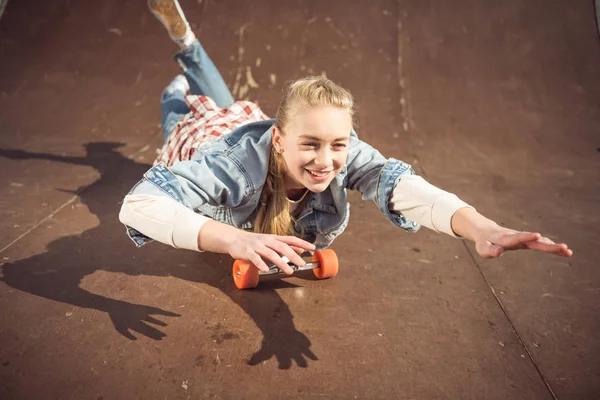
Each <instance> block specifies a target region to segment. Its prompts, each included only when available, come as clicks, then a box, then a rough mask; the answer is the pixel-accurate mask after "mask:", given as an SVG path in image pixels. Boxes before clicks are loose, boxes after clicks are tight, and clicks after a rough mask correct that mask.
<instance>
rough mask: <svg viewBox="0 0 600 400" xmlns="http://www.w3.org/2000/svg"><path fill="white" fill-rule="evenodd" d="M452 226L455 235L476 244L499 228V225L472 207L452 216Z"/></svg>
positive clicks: (460, 210)
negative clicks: (488, 233) (491, 231)
mask: <svg viewBox="0 0 600 400" xmlns="http://www.w3.org/2000/svg"><path fill="white" fill-rule="evenodd" d="M451 225H452V230H453V231H454V233H456V234H457V235H459V236H462V237H464V238H466V239H469V240H472V241H474V242H476V241H478V240H479V238H481V237H484V236H486V234H487V232H489V231H490V230H493V229H496V228H498V224H496V223H495V222H494V221H492V220H491V219H489V218H486V217H484V216H483V215H481V214H479V213H478V212H477V211H475V210H474V209H473V208H470V207H465V208H460V209H458V210H457V211H456V212H455V213H454V215H453V216H452V220H451Z"/></svg>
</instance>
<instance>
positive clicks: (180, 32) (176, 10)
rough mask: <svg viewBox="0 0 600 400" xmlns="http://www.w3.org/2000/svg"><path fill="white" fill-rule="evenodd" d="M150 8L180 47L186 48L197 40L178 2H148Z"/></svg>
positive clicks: (173, 0)
mask: <svg viewBox="0 0 600 400" xmlns="http://www.w3.org/2000/svg"><path fill="white" fill-rule="evenodd" d="M148 8H149V9H150V11H152V14H154V16H155V17H156V18H158V20H159V21H160V22H161V23H162V24H163V25H164V26H165V28H167V31H168V32H169V36H170V37H171V39H173V41H175V42H176V43H177V44H179V45H180V46H183V47H186V46H188V45H189V44H191V42H192V41H193V40H194V39H195V38H196V37H195V36H194V33H193V32H192V30H191V29H190V24H189V23H188V22H187V20H186V19H185V15H184V14H183V11H182V10H181V6H180V5H179V2H178V1H177V0H148Z"/></svg>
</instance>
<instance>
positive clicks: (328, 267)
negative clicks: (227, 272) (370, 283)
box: [233, 249, 339, 289]
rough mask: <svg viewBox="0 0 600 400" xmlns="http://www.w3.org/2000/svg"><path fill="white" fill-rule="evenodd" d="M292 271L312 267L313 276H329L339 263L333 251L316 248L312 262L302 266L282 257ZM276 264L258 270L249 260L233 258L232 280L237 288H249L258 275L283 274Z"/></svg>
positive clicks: (333, 274)
mask: <svg viewBox="0 0 600 400" xmlns="http://www.w3.org/2000/svg"><path fill="white" fill-rule="evenodd" d="M282 258H283V260H284V261H285V262H287V264H288V265H289V266H290V267H292V269H293V270H294V271H304V270H307V269H312V270H313V273H314V274H315V276H316V277H317V278H319V279H325V278H331V277H334V276H336V275H337V273H338V269H339V264H338V258H337V255H336V254H335V251H333V250H331V249H326V250H317V251H315V252H314V254H313V256H312V262H309V263H306V265H304V266H303V267H298V266H297V265H294V264H292V263H291V262H290V260H289V259H288V258H287V257H282ZM283 274H284V273H283V271H281V270H280V269H279V268H278V267H277V266H276V265H271V266H270V267H269V272H262V271H259V270H258V268H256V267H255V266H254V264H252V263H251V262H250V261H244V260H235V262H234V263H233V282H234V283H235V286H237V287H238V289H251V288H255V287H257V286H258V280H259V278H258V277H259V276H260V275H283Z"/></svg>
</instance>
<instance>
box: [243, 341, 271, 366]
mask: <svg viewBox="0 0 600 400" xmlns="http://www.w3.org/2000/svg"><path fill="white" fill-rule="evenodd" d="M263 346H264V344H263ZM273 354H274V353H273V352H272V351H270V350H269V348H268V347H263V348H261V349H260V350H259V351H257V352H256V353H254V355H253V356H252V357H250V360H248V365H258V364H260V363H261V362H263V361H267V360H268V359H269V358H271V357H273Z"/></svg>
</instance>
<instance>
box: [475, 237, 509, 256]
mask: <svg viewBox="0 0 600 400" xmlns="http://www.w3.org/2000/svg"><path fill="white" fill-rule="evenodd" d="M504 251H505V249H504V247H502V246H498V245H497V244H493V243H492V242H490V241H485V242H484V243H482V244H480V245H478V246H477V252H478V253H479V255H480V256H481V257H483V258H495V257H500V256H501V255H502V254H504Z"/></svg>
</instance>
